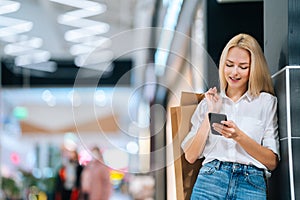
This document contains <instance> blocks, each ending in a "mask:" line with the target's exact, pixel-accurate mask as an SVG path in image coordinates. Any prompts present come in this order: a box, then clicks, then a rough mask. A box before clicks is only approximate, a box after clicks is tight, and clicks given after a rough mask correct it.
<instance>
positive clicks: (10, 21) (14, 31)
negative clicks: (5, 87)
mask: <svg viewBox="0 0 300 200" xmlns="http://www.w3.org/2000/svg"><path fill="white" fill-rule="evenodd" d="M20 8H21V4H20V3H19V2H15V1H10V0H2V1H0V14H1V15H4V14H9V13H13V12H16V11H18V10H19V9H20ZM32 27H33V23H32V22H31V21H27V20H23V19H16V18H13V17H6V16H0V40H2V41H3V42H6V43H7V44H6V45H5V46H4V53H5V54H6V55H8V56H12V57H13V58H14V61H15V65H16V66H24V65H26V68H30V66H31V64H37V63H45V64H46V62H47V61H48V60H49V59H50V57H51V55H50V52H49V51H45V50H41V49H39V48H40V47H42V44H43V40H42V39H41V38H38V37H29V36H28V35H26V34H25V33H27V32H29V31H31V29H32ZM36 66H40V67H41V68H42V67H43V65H35V69H37V68H36Z"/></svg>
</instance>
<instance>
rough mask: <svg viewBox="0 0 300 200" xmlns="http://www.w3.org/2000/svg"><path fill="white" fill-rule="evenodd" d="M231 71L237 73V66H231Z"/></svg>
mask: <svg viewBox="0 0 300 200" xmlns="http://www.w3.org/2000/svg"><path fill="white" fill-rule="evenodd" d="M232 73H233V74H237V73H238V66H236V65H235V66H234V67H233V69H232Z"/></svg>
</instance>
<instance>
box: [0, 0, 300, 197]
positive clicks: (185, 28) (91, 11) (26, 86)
mask: <svg viewBox="0 0 300 200" xmlns="http://www.w3.org/2000/svg"><path fill="white" fill-rule="evenodd" d="M299 19H300V2H299V1H297V0H1V1H0V59H1V71H0V75H1V76H0V79H1V85H0V87H1V88H0V89H1V90H0V98H1V107H0V112H1V117H0V119H1V121H0V125H1V132H0V142H1V143H0V145H1V146H0V166H1V179H0V180H1V181H0V185H1V193H0V199H30V200H31V199H32V200H33V199H39V200H41V199H54V197H55V185H56V182H55V180H56V178H57V175H58V173H59V169H60V167H61V166H62V164H63V160H64V158H63V156H64V155H65V153H66V152H70V151H74V150H76V151H77V152H78V155H79V163H80V164H81V165H82V166H85V165H86V164H87V163H88V162H89V161H90V160H91V159H92V156H91V152H90V149H91V148H92V147H94V146H98V147H99V148H100V149H101V151H102V153H103V157H104V162H105V164H106V165H107V166H108V167H109V169H110V181H111V183H112V184H113V194H112V196H111V199H122V200H123V199H125V200H126V199H128V200H131V199H156V200H164V199H168V200H174V199H177V197H176V190H177V188H176V184H175V183H176V179H175V172H174V165H173V163H174V162H173V161H174V159H177V158H173V153H172V132H171V131H172V130H171V124H170V107H172V106H177V105H178V104H179V99H180V94H181V91H189V92H199V93H201V92H203V91H205V90H206V89H207V88H209V87H211V86H214V85H216V84H218V74H217V64H218V59H219V56H220V54H221V50H222V49H223V47H224V45H225V44H226V42H227V41H228V40H229V39H230V38H231V37H232V36H234V35H235V34H237V33H240V32H244V33H248V34H251V35H253V36H254V37H256V38H257V40H258V41H259V43H260V44H261V46H262V47H263V49H264V52H265V55H266V58H267V61H268V63H269V67H270V71H271V74H272V75H273V80H274V85H275V88H276V94H277V96H278V100H279V125H280V144H281V163H280V165H279V167H278V168H277V169H276V170H275V172H274V173H273V175H272V177H271V178H270V179H269V181H268V182H269V189H268V193H269V199H284V200H286V199H292V200H294V199H300V181H299V180H300V166H299V165H300V161H299V158H300V156H299V154H300V124H299V114H300V107H299V98H300V81H299V80H300V79H299V77H300V70H299V64H300V39H299V38H300V21H299Z"/></svg>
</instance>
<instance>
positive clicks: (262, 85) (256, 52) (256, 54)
mask: <svg viewBox="0 0 300 200" xmlns="http://www.w3.org/2000/svg"><path fill="white" fill-rule="evenodd" d="M232 47H240V48H243V49H245V50H247V51H248V52H249V53H250V59H251V65H250V76H249V82H248V91H249V92H250V94H251V95H252V96H258V95H259V94H260V93H261V92H267V93H270V94H272V95H274V88H273V83H272V79H271V76H270V72H269V69H268V64H267V62H266V58H265V56H264V54H263V51H262V49H261V47H260V45H259V43H258V42H257V41H256V39H255V38H253V37H252V36H250V35H248V34H243V33H242V34H238V35H236V36H234V37H233V38H232V39H231V40H230V41H229V42H228V43H227V44H226V46H225V48H224V49H223V51H222V54H221V57H220V63H219V77H220V89H221V91H226V88H227V81H226V79H225V75H224V67H225V62H226V59H227V55H228V51H229V50H230V49H231V48H232Z"/></svg>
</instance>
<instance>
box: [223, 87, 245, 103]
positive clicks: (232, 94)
mask: <svg viewBox="0 0 300 200" xmlns="http://www.w3.org/2000/svg"><path fill="white" fill-rule="evenodd" d="M246 91H247V90H232V89H229V88H228V89H227V90H226V95H227V96H228V97H229V98H230V99H231V100H232V101H234V102H236V101H238V100H239V99H240V98H241V97H242V96H243V95H244V94H245V92H246Z"/></svg>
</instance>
